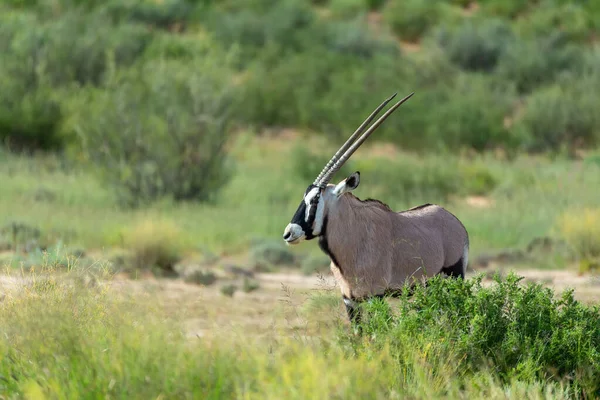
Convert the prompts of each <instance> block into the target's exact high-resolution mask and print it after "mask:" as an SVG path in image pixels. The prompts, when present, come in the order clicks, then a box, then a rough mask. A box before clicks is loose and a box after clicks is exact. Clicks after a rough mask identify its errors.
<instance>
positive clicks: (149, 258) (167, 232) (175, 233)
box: [122, 220, 183, 274]
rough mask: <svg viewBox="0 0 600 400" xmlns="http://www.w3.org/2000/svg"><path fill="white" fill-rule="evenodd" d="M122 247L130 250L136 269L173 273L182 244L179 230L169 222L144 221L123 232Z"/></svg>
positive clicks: (179, 257)
mask: <svg viewBox="0 0 600 400" xmlns="http://www.w3.org/2000/svg"><path fill="white" fill-rule="evenodd" d="M122 235H123V245H124V246H125V247H126V248H127V249H129V250H131V252H132V255H133V260H132V261H133V265H132V266H133V267H134V268H136V269H141V270H144V269H154V268H158V271H159V272H161V273H169V274H170V273H173V272H174V266H175V264H176V263H177V262H178V261H179V260H180V259H181V254H182V251H183V247H182V246H183V244H182V239H181V232H180V230H179V228H178V227H177V226H176V225H175V224H174V223H173V222H172V221H169V220H144V221H141V222H140V223H138V224H136V225H134V226H132V227H130V228H127V229H125V230H124V231H123V233H122Z"/></svg>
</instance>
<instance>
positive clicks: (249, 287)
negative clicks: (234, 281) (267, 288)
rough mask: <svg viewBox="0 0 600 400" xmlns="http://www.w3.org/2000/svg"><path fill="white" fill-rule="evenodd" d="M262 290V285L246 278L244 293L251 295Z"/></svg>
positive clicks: (243, 287) (243, 285) (243, 286)
mask: <svg viewBox="0 0 600 400" xmlns="http://www.w3.org/2000/svg"><path fill="white" fill-rule="evenodd" d="M258 289H260V283H259V282H258V281H257V280H255V279H248V278H244V283H243V284H242V291H243V292H244V293H251V292H254V291H256V290H258Z"/></svg>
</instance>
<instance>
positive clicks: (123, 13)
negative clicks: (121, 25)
mask: <svg viewBox="0 0 600 400" xmlns="http://www.w3.org/2000/svg"><path fill="white" fill-rule="evenodd" d="M193 9H194V8H193V5H192V3H191V2H190V1H188V0H166V1H160V2H147V1H137V0H134V1H131V0H129V1H121V0H119V1H114V2H109V3H108V4H107V6H106V12H107V13H108V14H109V15H110V16H111V18H112V19H113V20H115V21H119V22H123V21H131V22H139V23H144V24H147V25H150V26H153V27H157V28H160V29H168V28H172V27H175V26H179V28H180V29H181V28H185V25H186V24H187V23H188V21H189V18H190V17H191V16H192V15H193V14H192V11H193Z"/></svg>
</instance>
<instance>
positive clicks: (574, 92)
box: [513, 77, 600, 152]
mask: <svg viewBox="0 0 600 400" xmlns="http://www.w3.org/2000/svg"><path fill="white" fill-rule="evenodd" d="M597 82H598V80H597V78H594V77H591V78H590V77H584V78H581V79H578V80H577V81H574V82H573V81H570V80H569V81H566V82H564V83H562V84H555V85H552V86H550V87H546V88H542V89H540V90H537V91H535V92H533V93H532V94H531V95H530V96H529V97H528V98H527V101H526V104H525V109H524V110H523V111H522V113H521V115H520V116H519V117H518V119H517V121H516V122H515V125H514V128H513V129H514V131H515V132H517V134H518V135H519V136H521V137H523V140H524V147H525V148H526V150H528V151H533V152H539V151H554V152H556V151H559V150H562V149H566V150H572V149H575V148H578V147H581V146H589V145H594V144H596V143H598V142H599V140H600V137H598V132H599V128H600V119H599V118H598V113H597V110H596V106H597V104H598V101H599V100H600V99H599V97H598V93H597V90H595V86H596V85H597Z"/></svg>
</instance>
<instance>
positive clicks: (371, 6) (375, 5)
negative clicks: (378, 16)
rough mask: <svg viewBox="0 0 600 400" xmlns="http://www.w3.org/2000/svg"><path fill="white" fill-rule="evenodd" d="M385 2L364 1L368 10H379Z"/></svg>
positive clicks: (384, 0)
mask: <svg viewBox="0 0 600 400" xmlns="http://www.w3.org/2000/svg"><path fill="white" fill-rule="evenodd" d="M386 1H387V0H365V2H366V3H367V7H368V8H369V10H372V11H373V10H379V9H380V8H381V7H383V5H384V4H385V3H386Z"/></svg>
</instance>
